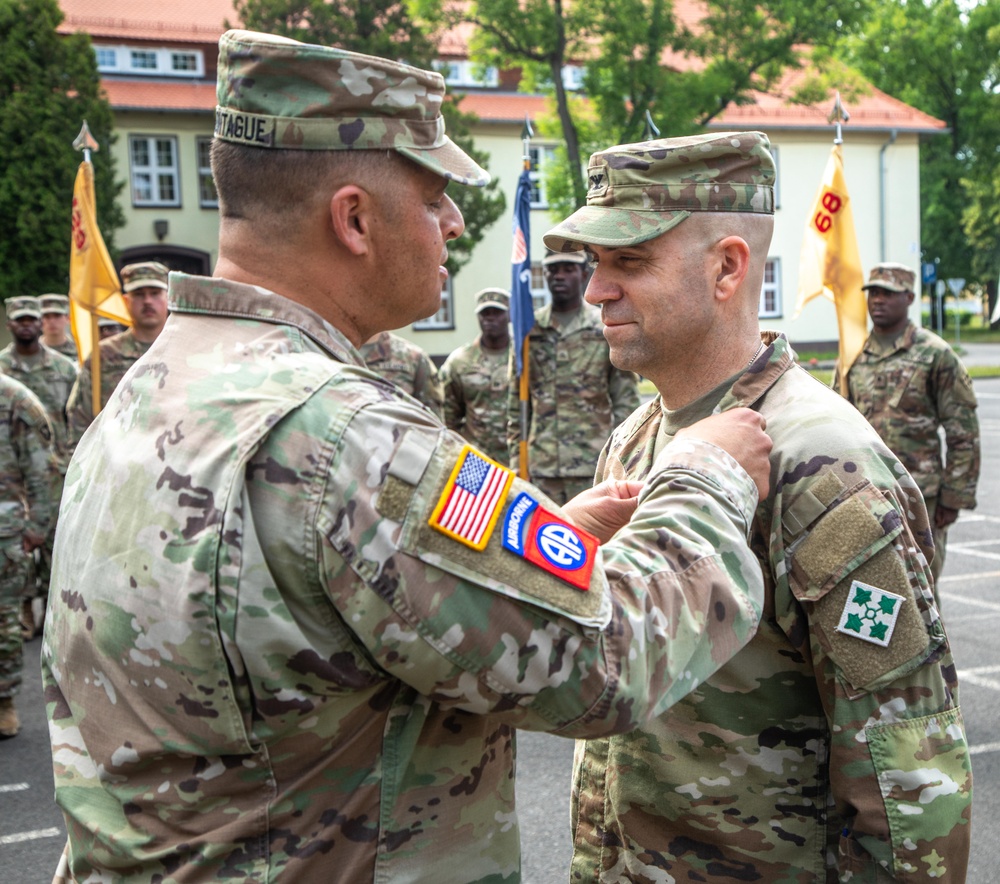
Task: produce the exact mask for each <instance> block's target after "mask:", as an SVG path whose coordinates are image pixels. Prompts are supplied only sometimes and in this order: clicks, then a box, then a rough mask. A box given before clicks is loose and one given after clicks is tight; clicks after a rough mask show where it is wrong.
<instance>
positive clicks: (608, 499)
mask: <svg viewBox="0 0 1000 884" xmlns="http://www.w3.org/2000/svg"><path fill="white" fill-rule="evenodd" d="M642 488H643V483H642V482H626V481H624V480H617V479H611V480H609V481H607V482H601V484H600V485H595V486H594V487H593V488H588V489H587V490H586V491H582V492H580V493H579V494H578V495H577V496H576V497H574V498H573V499H572V500H571V501H569V502H568V503H567V504H566V505H565V506H564V507H563V512H564V513H565V514H566V515H567V516H569V519H570V521H571V522H572V523H573V524H574V525H576V526H577V527H578V528H583V529H584V531H589V532H590V533H591V534H593V535H594V536H595V537H596V538H597V539H598V540H600V541H601V543H607V542H608V541H609V540H610V539H611V538H612V537H613V536H614V534H615V532H616V531H617V530H618V529H619V528H621V527H622V526H623V525H624V524H626V523H627V522H628V520H629V519H631V518H632V513H634V512H635V508H636V505H637V504H638V502H639V492H640V491H642Z"/></svg>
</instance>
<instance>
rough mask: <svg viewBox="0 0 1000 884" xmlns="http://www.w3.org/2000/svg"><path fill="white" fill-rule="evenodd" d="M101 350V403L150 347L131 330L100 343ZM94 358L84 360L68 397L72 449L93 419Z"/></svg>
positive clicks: (67, 412)
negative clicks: (137, 338)
mask: <svg viewBox="0 0 1000 884" xmlns="http://www.w3.org/2000/svg"><path fill="white" fill-rule="evenodd" d="M99 346H100V348H101V402H107V401H108V400H109V399H110V398H111V394H112V393H113V392H114V391H115V387H117V386H118V384H119V382H120V381H121V379H122V378H123V377H125V373H126V372H127V371H128V370H129V369H130V368H131V367H132V366H133V364H134V363H135V361H136V360H137V359H138V358H139V357H140V356H142V354H143V353H145V352H146V351H147V350H148V349H149V346H150V345H149V344H145V343H143V342H142V341H137V340H136V338H135V335H134V334H132V329H128V330H127V331H123V332H122V333H121V334H120V335H113V336H112V337H110V338H105V339H104V340H103V341H101V342H100V345H99ZM90 359H91V357H90V356H88V357H87V358H86V359H85V360H84V361H83V367H82V368H81V369H80V376H79V377H78V378H77V381H76V385H75V386H74V387H73V391H72V392H71V393H70V396H69V404H68V405H67V406H66V416H67V417H68V419H69V441H70V445H71V446H72V447H74V448H75V447H76V444H77V443H78V442H79V441H80V437H81V436H82V435H83V434H84V431H85V430H86V429H87V427H89V426H90V424H91V422H92V421H93V420H94V404H93V395H92V391H93V386H92V378H91V373H90V372H91V367H90V366H91V362H90Z"/></svg>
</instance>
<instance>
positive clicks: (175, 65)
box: [170, 52, 198, 72]
mask: <svg viewBox="0 0 1000 884" xmlns="http://www.w3.org/2000/svg"><path fill="white" fill-rule="evenodd" d="M170 70H172V71H180V72H183V71H197V70H198V56H197V55H196V54H195V53H193V52H171V53H170Z"/></svg>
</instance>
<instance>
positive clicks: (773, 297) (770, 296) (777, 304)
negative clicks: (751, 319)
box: [757, 258, 781, 319]
mask: <svg viewBox="0 0 1000 884" xmlns="http://www.w3.org/2000/svg"><path fill="white" fill-rule="evenodd" d="M757 315H758V316H759V317H761V318H762V319H763V318H770V319H775V318H777V317H779V316H781V261H780V259H778V258H768V259H767V262H766V263H765V264H764V284H763V285H762V286H761V287H760V305H759V306H758V308H757Z"/></svg>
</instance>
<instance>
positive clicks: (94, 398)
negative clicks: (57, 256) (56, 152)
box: [73, 120, 101, 417]
mask: <svg viewBox="0 0 1000 884" xmlns="http://www.w3.org/2000/svg"><path fill="white" fill-rule="evenodd" d="M73 147H74V149H76V150H82V151H83V162H84V163H85V164H86V165H87V166H89V167H91V170H92V169H93V164H92V163H91V162H90V152H91V151H92V150H100V149H101V147H100V145H99V144H98V143H97V139H96V138H94V136H93V135H92V134H91V132H90V127H89V126H88V125H87V121H86V120H84V121H83V126H82V127H81V129H80V134H79V135H77V136H76V139H75V140H74V141H73ZM87 184H88V185H89V187H90V189H91V193H90V198H91V205H93V206H94V207H95V212H96V207H97V194H96V193H95V192H93V191H94V176H93V171H91V173H90V175H89V176H88V181H87ZM89 312H90V385H91V389H90V395H91V408H92V411H91V413H92V414H93V415H94V417H97V415H98V414H99V413H100V411H101V348H100V347H99V346H98V344H99V343H100V340H101V338H100V327H99V326H98V324H97V313H96V311H94V310H89Z"/></svg>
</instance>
